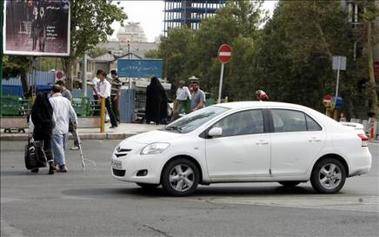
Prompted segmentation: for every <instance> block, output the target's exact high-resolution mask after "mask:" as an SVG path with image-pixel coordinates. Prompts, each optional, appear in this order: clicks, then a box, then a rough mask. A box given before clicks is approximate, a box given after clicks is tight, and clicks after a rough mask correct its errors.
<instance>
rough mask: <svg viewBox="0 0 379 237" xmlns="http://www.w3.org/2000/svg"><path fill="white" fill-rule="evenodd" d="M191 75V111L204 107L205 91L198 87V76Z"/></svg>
mask: <svg viewBox="0 0 379 237" xmlns="http://www.w3.org/2000/svg"><path fill="white" fill-rule="evenodd" d="M194 78H195V77H191V78H190V80H191V87H192V94H191V111H195V110H198V109H202V108H204V107H205V93H204V91H202V90H201V89H200V83H199V80H198V78H196V79H194Z"/></svg>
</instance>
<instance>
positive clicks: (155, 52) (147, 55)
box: [144, 49, 160, 58]
mask: <svg viewBox="0 0 379 237" xmlns="http://www.w3.org/2000/svg"><path fill="white" fill-rule="evenodd" d="M144 57H145V58H159V57H160V55H159V50H158V49H151V50H149V51H147V52H146V53H145V55H144Z"/></svg>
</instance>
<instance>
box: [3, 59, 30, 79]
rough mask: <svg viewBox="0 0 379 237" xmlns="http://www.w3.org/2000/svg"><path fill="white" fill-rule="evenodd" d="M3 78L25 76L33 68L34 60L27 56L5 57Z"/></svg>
mask: <svg viewBox="0 0 379 237" xmlns="http://www.w3.org/2000/svg"><path fill="white" fill-rule="evenodd" d="M2 63H3V65H2V67H3V78H5V79H7V78H9V77H17V76H18V75H20V74H25V73H26V72H28V71H29V70H30V68H31V64H32V60H31V58H30V57H26V56H12V55H9V56H8V55H3V58H2Z"/></svg>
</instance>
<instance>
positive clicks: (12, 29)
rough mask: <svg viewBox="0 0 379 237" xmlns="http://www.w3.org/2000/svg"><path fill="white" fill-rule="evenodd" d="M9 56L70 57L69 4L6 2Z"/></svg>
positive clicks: (63, 1)
mask: <svg viewBox="0 0 379 237" xmlns="http://www.w3.org/2000/svg"><path fill="white" fill-rule="evenodd" d="M3 16H4V25H3V49H4V53H5V54H10V55H32V56H69V54H70V1H69V0H22V1H20V0H5V1H4V15H3Z"/></svg>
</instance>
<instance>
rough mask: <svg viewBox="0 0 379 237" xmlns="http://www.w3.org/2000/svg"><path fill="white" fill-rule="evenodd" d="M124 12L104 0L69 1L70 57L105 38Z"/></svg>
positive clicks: (78, 55) (76, 55)
mask: <svg viewBox="0 0 379 237" xmlns="http://www.w3.org/2000/svg"><path fill="white" fill-rule="evenodd" d="M126 18H127V16H126V14H125V13H124V12H123V11H122V9H120V8H119V7H118V6H117V5H113V4H110V3H108V1H104V0H86V1H82V0H72V1H71V57H72V58H78V57H81V56H83V54H84V52H86V51H89V50H91V49H93V48H95V47H96V45H98V44H99V43H100V42H104V41H106V40H107V36H108V35H111V34H112V33H113V29H112V27H111V25H112V23H113V22H115V21H118V22H123V21H124V20H125V19H126Z"/></svg>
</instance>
